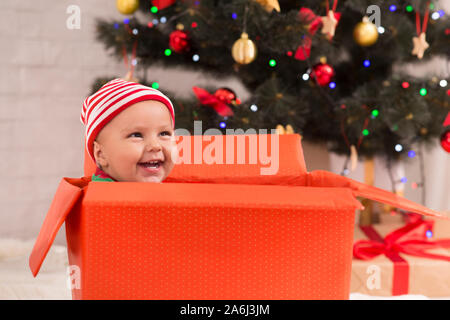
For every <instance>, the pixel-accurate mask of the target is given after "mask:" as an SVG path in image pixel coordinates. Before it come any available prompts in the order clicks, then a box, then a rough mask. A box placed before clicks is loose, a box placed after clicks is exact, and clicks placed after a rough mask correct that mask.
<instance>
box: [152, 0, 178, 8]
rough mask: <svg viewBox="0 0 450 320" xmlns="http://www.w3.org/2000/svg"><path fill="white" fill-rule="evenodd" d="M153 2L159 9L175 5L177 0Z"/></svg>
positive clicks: (155, 0)
mask: <svg viewBox="0 0 450 320" xmlns="http://www.w3.org/2000/svg"><path fill="white" fill-rule="evenodd" d="M152 3H153V5H154V6H155V7H157V8H158V10H162V9H165V8H167V7H170V6H171V5H173V4H174V3H175V0H153V1H152Z"/></svg>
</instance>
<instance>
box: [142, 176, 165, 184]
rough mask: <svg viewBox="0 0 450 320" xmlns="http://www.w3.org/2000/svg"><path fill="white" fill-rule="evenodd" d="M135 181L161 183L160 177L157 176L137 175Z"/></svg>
mask: <svg viewBox="0 0 450 320" xmlns="http://www.w3.org/2000/svg"><path fill="white" fill-rule="evenodd" d="M136 182H153V183H161V182H162V178H161V177H158V176H151V177H139V178H138V179H137V180H136Z"/></svg>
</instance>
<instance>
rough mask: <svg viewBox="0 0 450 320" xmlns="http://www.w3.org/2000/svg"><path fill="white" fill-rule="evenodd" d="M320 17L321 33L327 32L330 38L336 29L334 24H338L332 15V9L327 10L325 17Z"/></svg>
mask: <svg viewBox="0 0 450 320" xmlns="http://www.w3.org/2000/svg"><path fill="white" fill-rule="evenodd" d="M321 18H322V23H323V26H322V33H324V34H328V36H329V37H330V39H331V38H333V37H334V33H335V31H336V26H337V24H338V21H337V19H336V17H335V16H334V12H333V10H329V11H328V14H327V15H326V16H325V17H321Z"/></svg>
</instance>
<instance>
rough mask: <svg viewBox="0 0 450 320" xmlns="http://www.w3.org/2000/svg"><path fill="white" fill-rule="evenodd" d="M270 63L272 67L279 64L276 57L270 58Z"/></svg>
mask: <svg viewBox="0 0 450 320" xmlns="http://www.w3.org/2000/svg"><path fill="white" fill-rule="evenodd" d="M269 65H270V66H271V67H275V66H276V65H277V62H276V61H275V60H274V59H270V60H269Z"/></svg>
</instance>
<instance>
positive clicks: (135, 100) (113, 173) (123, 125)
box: [80, 79, 177, 182]
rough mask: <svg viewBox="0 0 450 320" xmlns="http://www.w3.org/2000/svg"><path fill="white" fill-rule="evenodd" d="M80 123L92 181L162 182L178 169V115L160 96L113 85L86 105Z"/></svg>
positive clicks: (152, 91)
mask: <svg viewBox="0 0 450 320" xmlns="http://www.w3.org/2000/svg"><path fill="white" fill-rule="evenodd" d="M80 119H81V122H82V123H83V124H84V125H85V126H86V133H85V139H86V149H87V150H88V153H89V155H90V157H91V158H92V160H94V162H95V163H96V165H97V168H96V172H95V173H94V174H93V175H92V181H128V182H162V181H163V180H164V179H165V178H166V177H167V176H168V175H169V173H170V171H171V170H172V169H173V166H174V164H175V159H174V158H175V157H176V148H177V147H176V142H175V132H174V129H175V113H174V108H173V105H172V103H171V101H170V100H169V98H167V97H166V96H165V95H164V94H162V93H161V92H160V91H158V90H156V89H153V88H150V87H146V86H144V85H141V84H138V83H134V82H128V81H126V80H123V79H114V80H111V81H110V82H108V83H106V84H105V85H104V86H102V87H101V88H100V89H99V90H98V91H97V92H96V93H94V94H93V95H91V96H89V97H87V98H86V99H85V101H84V104H83V109H82V111H81V117H80Z"/></svg>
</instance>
